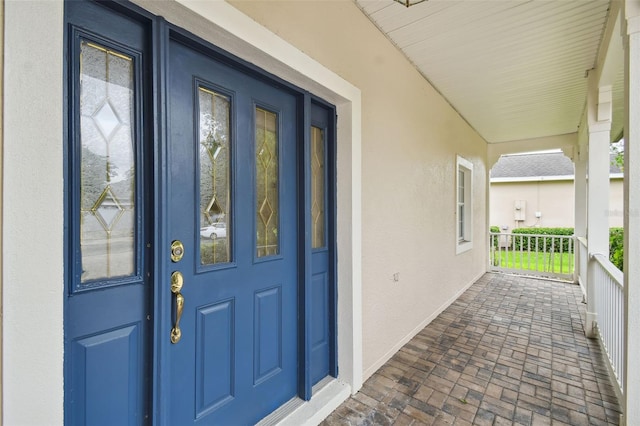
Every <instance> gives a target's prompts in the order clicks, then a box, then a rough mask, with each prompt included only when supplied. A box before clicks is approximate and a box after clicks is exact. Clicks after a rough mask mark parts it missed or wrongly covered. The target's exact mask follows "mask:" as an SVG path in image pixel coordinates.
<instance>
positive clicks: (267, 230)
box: [256, 108, 280, 257]
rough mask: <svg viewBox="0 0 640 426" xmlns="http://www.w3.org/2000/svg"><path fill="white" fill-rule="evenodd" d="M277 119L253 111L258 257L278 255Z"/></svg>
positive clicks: (271, 115)
mask: <svg viewBox="0 0 640 426" xmlns="http://www.w3.org/2000/svg"><path fill="white" fill-rule="evenodd" d="M277 124H278V117H277V115H276V114H274V113H272V112H270V111H267V110H264V109H262V108H256V196H257V199H256V201H257V203H256V216H257V217H256V224H257V225H256V228H257V241H256V244H257V247H256V248H257V255H258V257H264V256H271V255H275V254H278V253H279V252H280V247H279V240H278V226H279V224H280V219H279V214H278V213H279V208H278V161H279V159H278V125H277Z"/></svg>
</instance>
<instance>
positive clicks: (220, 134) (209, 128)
mask: <svg viewBox="0 0 640 426" xmlns="http://www.w3.org/2000/svg"><path fill="white" fill-rule="evenodd" d="M198 104H199V119H198V120H199V121H198V123H199V124H198V128H199V129H200V130H199V143H200V150H199V152H200V155H199V162H200V263H202V264H203V265H213V264H217V263H225V262H229V261H231V254H230V253H231V252H230V248H231V233H230V232H229V231H230V227H229V225H230V223H229V221H230V218H229V210H230V206H231V200H230V194H231V191H230V188H229V169H230V161H231V156H230V153H229V108H230V100H229V98H228V97H227V96H224V95H221V94H219V93H216V92H214V91H211V90H208V89H205V88H203V87H200V88H199V90H198Z"/></svg>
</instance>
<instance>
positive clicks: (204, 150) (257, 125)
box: [163, 40, 299, 425]
mask: <svg viewBox="0 0 640 426" xmlns="http://www.w3.org/2000/svg"><path fill="white" fill-rule="evenodd" d="M168 51H169V64H170V65H169V71H168V77H167V85H168V128H169V131H168V141H167V143H168V157H167V162H168V165H169V172H168V182H167V185H168V186H167V188H168V192H167V196H168V197H167V200H166V203H167V205H168V218H167V219H168V229H167V237H168V240H167V241H170V242H172V243H173V248H174V251H173V254H174V256H173V257H172V258H171V259H168V260H167V264H166V265H165V267H166V268H167V276H169V274H170V276H172V277H173V278H172V283H173V284H174V286H173V289H172V293H171V295H170V299H171V303H172V305H173V307H172V314H171V318H170V319H169V320H170V321H169V323H167V324H164V325H163V330H164V332H166V339H171V341H172V343H171V344H170V345H168V349H167V360H166V365H167V366H168V367H167V368H168V370H169V378H168V383H167V387H166V389H165V390H166V391H167V392H169V393H170V398H169V400H170V407H169V408H168V411H169V419H170V420H169V424H175V425H178V424H180V425H186V424H190V423H195V422H203V423H204V424H253V423H255V422H257V421H259V420H260V419H261V418H263V417H264V416H266V415H268V414H269V413H270V412H272V411H273V410H275V409H276V408H278V407H279V406H280V405H282V404H283V403H285V402H286V401H288V400H289V399H291V398H293V397H295V396H296V391H297V377H298V348H297V333H298V318H297V316H298V310H297V297H298V264H299V259H298V256H299V255H298V250H297V244H298V230H297V229H298V206H297V193H298V187H297V182H298V179H297V175H296V174H297V168H296V161H297V143H296V139H297V135H298V129H297V125H296V113H297V98H296V97H295V96H294V95H293V94H291V93H288V92H286V91H285V90H283V89H281V88H277V87H275V86H274V85H272V84H269V83H268V82H266V81H264V80H263V81H261V80H259V79H258V78H256V77H254V76H251V75H249V74H248V73H246V72H242V71H239V70H238V69H237V68H235V67H234V66H232V65H227V64H224V63H222V62H220V61H219V60H216V59H213V58H212V57H210V56H207V55H206V54H204V53H200V52H199V51H196V50H194V49H192V48H190V47H188V46H187V45H186V44H183V43H182V42H181V41H178V40H171V41H170V44H169V49H168ZM167 249H169V248H167ZM169 291H170V290H169V287H168V286H167V292H169ZM167 298H169V296H168V297H167Z"/></svg>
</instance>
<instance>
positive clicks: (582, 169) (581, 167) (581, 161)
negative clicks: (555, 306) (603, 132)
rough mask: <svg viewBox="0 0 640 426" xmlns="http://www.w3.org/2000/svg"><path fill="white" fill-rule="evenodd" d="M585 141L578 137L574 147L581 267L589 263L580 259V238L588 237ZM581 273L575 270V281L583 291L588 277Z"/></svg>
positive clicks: (577, 256)
mask: <svg viewBox="0 0 640 426" xmlns="http://www.w3.org/2000/svg"><path fill="white" fill-rule="evenodd" d="M584 139H585V140H583V137H582V134H581V135H579V136H578V142H579V144H578V145H577V146H576V147H574V150H573V168H574V176H575V178H574V181H573V193H574V223H575V226H574V229H573V235H575V237H576V242H575V245H574V250H573V252H574V255H575V259H576V261H575V264H576V265H580V264H581V262H582V261H588V259H580V242H579V241H578V240H577V239H578V238H586V237H587V143H586V137H584ZM581 272H585V271H580V268H579V267H576V268H575V272H574V274H575V275H574V280H575V281H576V282H579V283H580V286H582V287H583V291H584V290H585V288H586V284H587V281H586V280H587V277H586V276H580V273H581Z"/></svg>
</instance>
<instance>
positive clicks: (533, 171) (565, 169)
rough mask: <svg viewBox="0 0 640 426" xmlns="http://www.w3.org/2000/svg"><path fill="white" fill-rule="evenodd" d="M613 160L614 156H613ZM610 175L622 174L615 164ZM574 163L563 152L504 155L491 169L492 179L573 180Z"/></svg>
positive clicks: (612, 165)
mask: <svg viewBox="0 0 640 426" xmlns="http://www.w3.org/2000/svg"><path fill="white" fill-rule="evenodd" d="M611 159H612V160H613V155H612V156H611ZM610 173H612V174H614V173H622V171H621V170H620V169H619V168H618V167H616V166H615V165H614V164H611V166H610ZM573 174H574V171H573V162H572V161H571V159H569V157H567V156H565V155H564V153H562V152H539V153H529V154H513V155H503V156H502V157H500V160H498V162H497V163H496V164H495V166H493V168H492V169H491V178H492V179H494V178H528V177H567V178H573Z"/></svg>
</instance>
